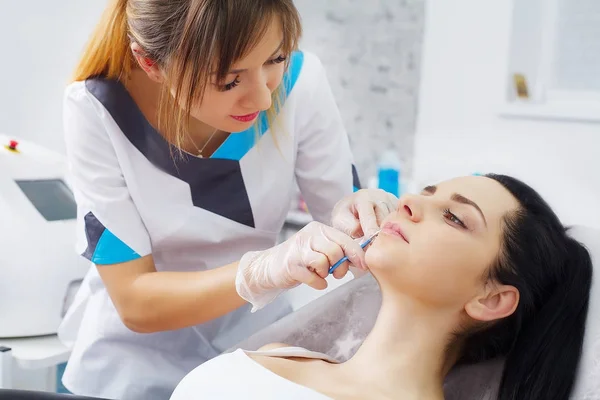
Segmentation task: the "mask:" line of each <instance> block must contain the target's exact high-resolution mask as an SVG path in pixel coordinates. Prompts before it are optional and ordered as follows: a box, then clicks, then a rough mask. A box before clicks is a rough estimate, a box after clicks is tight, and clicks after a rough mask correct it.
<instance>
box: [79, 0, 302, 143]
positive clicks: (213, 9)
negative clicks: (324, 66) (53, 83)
mask: <svg viewBox="0 0 600 400" xmlns="http://www.w3.org/2000/svg"><path fill="white" fill-rule="evenodd" d="M273 18H279V21H280V23H281V27H282V30H283V44H282V51H283V53H284V54H287V55H290V54H291V53H292V52H293V51H294V50H296V49H297V46H298V40H299V38H300V35H301V34H302V28H301V24H300V16H299V14H298V11H297V9H296V8H295V6H294V4H293V1H292V0H112V1H111V3H110V4H109V5H108V7H107V9H106V10H105V12H104V14H103V16H102V19H101V21H100V23H99V24H98V26H97V27H96V29H95V31H94V33H93V34H92V37H91V39H90V41H89V43H88V45H87V46H86V48H85V51H84V54H83V56H82V58H81V60H80V62H79V64H78V66H77V68H76V70H75V74H74V80H75V81H83V80H86V79H89V78H92V77H97V76H102V77H104V78H107V79H115V80H123V79H124V78H127V77H129V75H130V73H131V71H133V69H134V68H135V67H136V65H137V63H136V60H135V58H134V57H133V54H132V52H131V50H130V42H131V41H135V42H136V43H138V45H139V46H140V47H142V49H144V52H145V55H146V56H147V57H148V58H150V59H151V60H152V61H153V62H155V63H156V64H157V65H158V66H159V67H160V68H161V69H162V71H163V73H164V75H165V77H166V79H165V84H164V85H163V90H162V94H161V96H160V103H159V104H160V105H159V111H158V129H159V130H160V131H161V133H162V134H163V135H165V137H166V139H167V140H168V141H170V142H171V143H173V144H175V145H176V146H178V147H180V146H181V144H182V143H183V141H184V139H185V137H186V135H187V133H188V132H187V130H188V125H189V119H190V109H191V108H192V106H193V105H195V104H198V103H199V102H200V101H201V100H202V97H203V95H204V92H205V90H206V86H207V84H208V82H209V79H210V74H211V73H213V72H215V71H216V76H217V81H218V82H223V81H224V79H225V77H226V76H227V74H228V72H229V70H230V69H231V68H232V66H233V64H234V63H235V62H237V61H238V60H240V59H242V58H243V57H244V56H245V55H247V54H248V52H249V51H251V50H252V49H253V47H254V46H255V45H256V44H257V43H258V42H259V41H260V40H261V39H262V37H263V36H264V34H265V32H266V31H267V29H268V27H269V25H270V22H271V21H272V19H273ZM288 62H289V57H288ZM286 67H287V66H286ZM171 91H172V92H171ZM284 96H285V90H284V85H280V87H279V88H278V89H277V90H275V91H274V92H273V95H272V98H273V102H272V106H271V108H270V109H269V110H268V111H267V121H268V123H269V126H271V124H272V123H273V121H274V120H275V116H276V114H277V110H278V109H279V108H280V106H281V104H282V103H283V101H284V99H283V97H284ZM259 121H260V118H259ZM271 131H273V129H271Z"/></svg>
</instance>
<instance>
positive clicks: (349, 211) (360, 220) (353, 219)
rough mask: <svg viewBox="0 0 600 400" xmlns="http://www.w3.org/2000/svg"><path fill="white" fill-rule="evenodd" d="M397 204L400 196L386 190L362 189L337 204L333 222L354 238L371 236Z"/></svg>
mask: <svg viewBox="0 0 600 400" xmlns="http://www.w3.org/2000/svg"><path fill="white" fill-rule="evenodd" d="M397 206H398V198H397V197H396V196H394V195H393V194H391V193H388V192H386V191H385V190H381V189H361V190H359V191H357V192H355V193H353V194H352V195H350V196H348V197H344V198H343V199H342V200H340V201H339V202H338V203H337V204H336V205H335V207H334V208H333V212H332V214H331V223H332V225H333V227H334V228H336V229H338V230H340V231H342V232H344V233H345V234H347V235H349V236H351V237H353V238H362V237H369V236H371V235H373V234H374V233H375V232H377V231H378V230H379V225H380V224H381V222H382V221H383V219H384V218H385V217H387V215H388V214H389V213H391V212H392V211H394V210H395V209H396V207H397Z"/></svg>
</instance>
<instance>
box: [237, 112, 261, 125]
mask: <svg viewBox="0 0 600 400" xmlns="http://www.w3.org/2000/svg"><path fill="white" fill-rule="evenodd" d="M256 117H258V111H257V112H255V113H252V114H246V115H232V116H231V118H233V119H235V120H236V121H240V122H250V121H253V120H254V119H256Z"/></svg>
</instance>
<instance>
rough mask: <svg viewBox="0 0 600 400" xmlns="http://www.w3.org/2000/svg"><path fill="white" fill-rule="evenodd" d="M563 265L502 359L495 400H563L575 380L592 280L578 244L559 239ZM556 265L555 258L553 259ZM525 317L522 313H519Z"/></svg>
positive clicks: (584, 253) (585, 253)
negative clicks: (499, 380)
mask: <svg viewBox="0 0 600 400" xmlns="http://www.w3.org/2000/svg"><path fill="white" fill-rule="evenodd" d="M565 241H566V243H565V246H564V249H565V254H564V258H563V260H564V263H562V264H563V265H553V266H550V265H548V268H549V269H554V270H555V271H557V272H559V273H558V276H556V278H557V281H556V284H555V285H554V288H553V289H551V292H550V293H545V294H542V296H540V297H541V299H540V303H541V304H542V306H541V308H540V309H539V310H537V311H535V310H531V311H533V313H532V314H531V315H532V318H527V317H524V318H522V319H521V321H522V322H523V325H522V326H521V329H520V332H519V333H518V335H517V338H516V341H515V342H514V345H513V347H512V349H511V350H510V352H509V353H508V355H507V358H506V363H505V366H504V372H503V376H502V380H501V383H500V390H499V396H498V399H499V400H524V399H527V400H566V399H568V398H569V394H570V393H571V390H572V388H573V385H574V382H575V379H576V376H577V367H578V364H579V359H580V356H581V349H582V345H583V338H584V332H585V323H586V317H587V310H588V301H589V292H590V286H591V282H592V262H591V259H590V255H589V253H588V251H587V250H586V249H585V247H583V246H582V245H581V244H580V243H578V242H577V241H575V240H574V239H572V238H570V237H568V236H566V235H565ZM556 261H558V260H556ZM525 314H527V311H525Z"/></svg>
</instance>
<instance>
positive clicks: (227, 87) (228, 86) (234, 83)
mask: <svg viewBox="0 0 600 400" xmlns="http://www.w3.org/2000/svg"><path fill="white" fill-rule="evenodd" d="M285 60H287V57H286V56H279V57H277V58H275V59H273V60H269V61H267V63H268V64H271V65H273V64H281V63H282V62H284V61H285ZM239 84H240V77H239V76H236V77H235V79H234V80H233V81H232V82H230V83H227V84H225V85H223V86H222V88H221V90H222V91H223V92H226V91H228V90H231V89H233V88H234V87H236V86H237V85H239Z"/></svg>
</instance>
